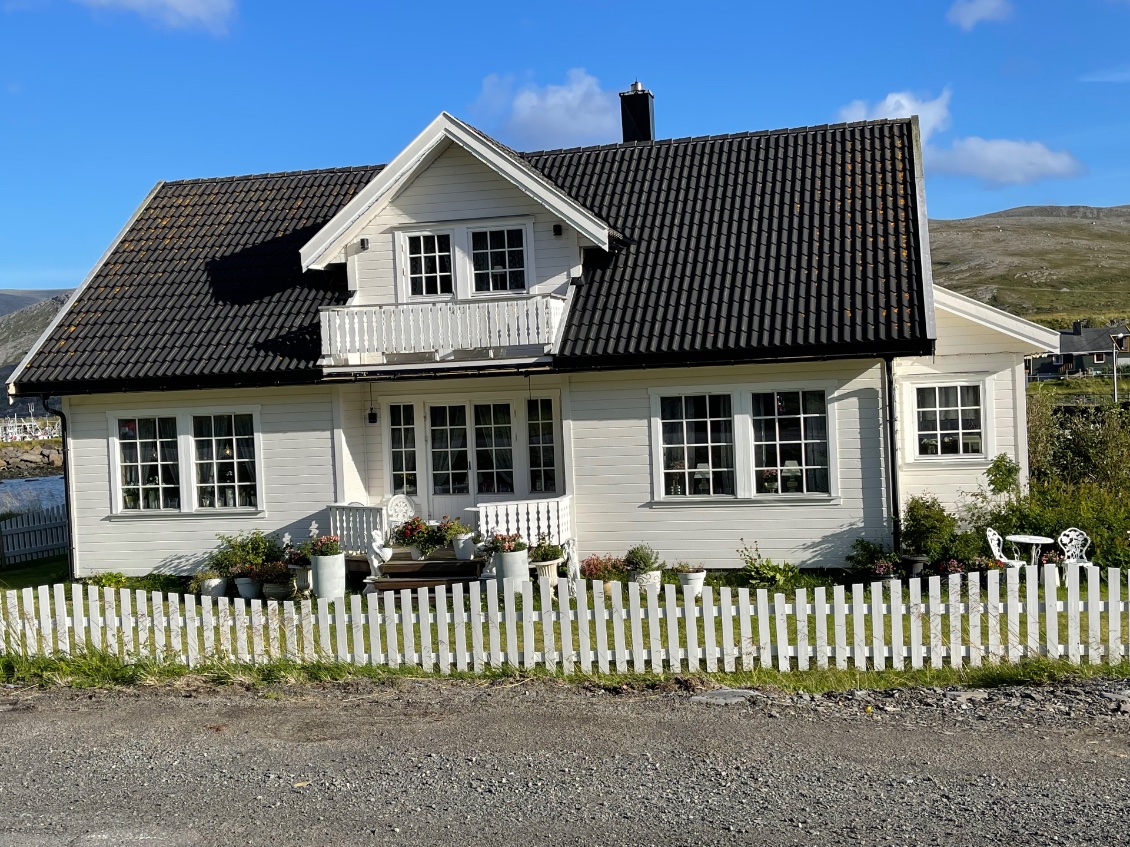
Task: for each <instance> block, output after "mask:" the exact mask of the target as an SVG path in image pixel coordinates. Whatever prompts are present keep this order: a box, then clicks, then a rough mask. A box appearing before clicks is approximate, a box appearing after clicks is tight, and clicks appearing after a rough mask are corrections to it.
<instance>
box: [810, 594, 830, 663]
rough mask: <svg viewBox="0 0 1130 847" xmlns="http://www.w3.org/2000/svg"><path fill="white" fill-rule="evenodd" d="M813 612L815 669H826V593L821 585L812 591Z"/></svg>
mask: <svg viewBox="0 0 1130 847" xmlns="http://www.w3.org/2000/svg"><path fill="white" fill-rule="evenodd" d="M812 595H813V611H814V613H815V614H816V667H818V668H819V669H820V670H824V669H825V668H827V667H828V593H827V591H825V590H824V586H823V585H818V586H817V587H816V588H814V589H813V591H812Z"/></svg>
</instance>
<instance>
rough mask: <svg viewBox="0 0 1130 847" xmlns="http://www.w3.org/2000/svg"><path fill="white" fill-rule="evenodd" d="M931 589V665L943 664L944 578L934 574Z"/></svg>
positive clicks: (930, 581) (937, 666)
mask: <svg viewBox="0 0 1130 847" xmlns="http://www.w3.org/2000/svg"><path fill="white" fill-rule="evenodd" d="M927 585H928V586H929V591H930V607H929V613H928V620H929V621H930V667H932V668H940V667H941V666H942V651H943V644H942V578H941V577H940V576H932V577H930V579H929V581H928V582H927Z"/></svg>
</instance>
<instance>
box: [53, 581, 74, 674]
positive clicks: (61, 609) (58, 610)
mask: <svg viewBox="0 0 1130 847" xmlns="http://www.w3.org/2000/svg"><path fill="white" fill-rule="evenodd" d="M52 599H53V600H54V601H55V604H54V611H55V648H56V649H57V650H58V651H59V652H60V653H62V654H63V655H64V656H69V655H70V654H71V621H70V617H69V616H68V615H67V598H66V597H65V595H64V594H63V584H62V583H56V584H55V585H53V586H52Z"/></svg>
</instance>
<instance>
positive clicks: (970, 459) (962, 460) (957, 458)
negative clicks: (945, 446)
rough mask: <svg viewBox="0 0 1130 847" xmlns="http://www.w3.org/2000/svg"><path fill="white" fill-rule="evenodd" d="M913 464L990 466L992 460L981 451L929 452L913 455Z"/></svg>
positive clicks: (911, 460)
mask: <svg viewBox="0 0 1130 847" xmlns="http://www.w3.org/2000/svg"><path fill="white" fill-rule="evenodd" d="M910 462H911V464H923V465H938V464H943V465H945V464H951V465H975V466H976V465H983V466H984V467H986V468H987V467H988V466H989V465H990V464H992V462H990V460H989V458H988V457H987V456H984V455H982V454H980V453H978V454H976V455H972V454H963V453H949V454H946V455H944V456H943V455H936V454H933V453H928V454H926V455H925V456H912V457H911V459H910Z"/></svg>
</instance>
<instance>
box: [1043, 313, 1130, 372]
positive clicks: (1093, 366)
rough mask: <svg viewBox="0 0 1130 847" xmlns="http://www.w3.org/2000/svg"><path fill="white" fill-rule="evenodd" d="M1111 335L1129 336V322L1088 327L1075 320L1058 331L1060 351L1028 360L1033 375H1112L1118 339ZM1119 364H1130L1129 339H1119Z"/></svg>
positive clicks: (1122, 365)
mask: <svg viewBox="0 0 1130 847" xmlns="http://www.w3.org/2000/svg"><path fill="white" fill-rule="evenodd" d="M1112 336H1130V327H1127V325H1126V324H1112V325H1110V326H1099V327H1088V326H1084V322H1083V321H1075V324H1074V325H1073V326H1072V328H1071V329H1069V330H1063V331H1061V332H1060V333H1059V353H1055V354H1051V355H1046V356H1035V357H1033V358H1032V360H1031V362H1030V364H1029V373H1030V374H1031V378H1033V379H1057V378H1059V377H1064V376H1088V375H1090V376H1099V375H1106V376H1110V375H1111V373H1113V370H1114V357H1115V355H1116V352H1115V342H1114V340H1113V339H1112ZM1119 343H1120V344H1121V349H1120V351H1119V352H1121V354H1122V355H1121V356H1119V363H1120V367H1122V368H1123V369H1125V368H1126V366H1127V361H1128V360H1127V358H1126V357H1125V354H1126V352H1127V348H1126V342H1125V340H1124V339H1120V341H1119Z"/></svg>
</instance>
